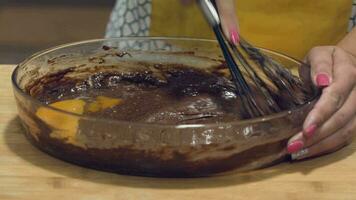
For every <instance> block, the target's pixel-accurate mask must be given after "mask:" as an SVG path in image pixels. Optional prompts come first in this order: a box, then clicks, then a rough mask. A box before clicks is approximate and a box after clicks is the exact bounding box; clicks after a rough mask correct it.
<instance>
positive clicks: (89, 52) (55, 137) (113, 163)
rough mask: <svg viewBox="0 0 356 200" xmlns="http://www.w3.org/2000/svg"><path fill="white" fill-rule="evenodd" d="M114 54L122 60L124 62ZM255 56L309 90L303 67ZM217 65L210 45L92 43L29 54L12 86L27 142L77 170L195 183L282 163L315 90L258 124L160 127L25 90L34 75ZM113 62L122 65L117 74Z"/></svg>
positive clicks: (185, 42)
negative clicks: (94, 113) (63, 104)
mask: <svg viewBox="0 0 356 200" xmlns="http://www.w3.org/2000/svg"><path fill="white" fill-rule="evenodd" d="M103 46H104V48H103ZM107 46H110V47H115V48H111V49H110V52H111V53H110V55H108V54H107V52H108V49H107V48H106V47H107ZM117 49H119V50H120V52H119V53H117V52H116V51H117ZM122 51H126V52H128V53H129V54H130V56H124V54H125V53H124V52H122ZM261 51H263V53H265V54H268V55H269V56H271V57H272V58H274V59H276V60H278V61H279V62H282V63H283V64H284V65H285V66H288V68H290V69H291V71H292V72H293V73H294V74H295V75H297V76H300V78H301V79H302V80H304V84H305V85H306V87H311V84H310V83H311V82H310V80H309V68H308V67H306V66H304V65H302V63H301V62H299V61H297V60H295V59H293V58H290V57H288V56H285V55H282V54H279V53H275V52H273V51H269V50H265V49H261ZM112 52H114V54H115V55H113V53H112ZM115 52H116V53H115ZM120 53H121V54H120ZM122 53H124V54H122ZM221 60H222V55H221V51H220V49H219V46H218V44H217V42H216V41H213V40H203V39H187V38H144V37H141V38H140V37H139V38H116V39H99V40H91V41H83V42H78V43H72V44H67V45H62V46H58V47H54V48H51V49H48V50H46V51H43V52H40V53H37V54H35V55H33V56H31V57H30V58H28V59H27V60H25V61H24V62H22V63H21V64H19V65H18V66H17V68H16V69H15V71H14V72H13V75H12V81H13V88H14V94H15V98H16V102H17V106H18V112H19V116H20V118H21V121H22V123H23V125H24V127H25V129H26V136H27V137H28V139H29V140H30V141H31V142H32V143H33V144H34V145H35V146H37V147H38V148H39V149H41V150H43V151H44V152H46V153H48V154H50V155H53V156H55V157H57V158H60V159H62V160H65V161H68V162H71V163H75V164H78V165H82V166H86V167H89V168H94V169H100V170H105V171H110V172H116V173H122V174H132V175H143V176H158V177H197V176H209V175H214V174H220V173H223V172H229V171H230V172H231V171H246V170H251V169H257V168H261V167H266V166H270V165H272V164H275V163H278V162H281V161H284V160H286V159H288V154H287V152H286V150H285V148H286V143H287V141H288V139H289V138H290V137H291V136H292V135H294V134H295V133H297V132H298V131H300V130H301V127H302V123H303V120H304V118H305V117H306V114H307V113H308V112H309V111H310V109H311V108H312V106H313V104H314V102H315V100H316V98H317V96H318V95H317V92H315V95H313V97H312V98H310V100H309V101H308V102H306V103H305V104H304V105H301V106H299V107H297V108H296V109H292V110H286V111H283V112H281V113H277V114H273V115H269V116H265V117H261V118H255V119H250V120H240V121H231V122H224V123H212V124H178V125H165V124H154V123H144V122H130V121H120V120H113V119H106V118H96V117H90V116H86V115H81V114H76V113H74V112H70V111H64V110H61V109H57V108H55V107H51V106H49V105H47V104H46V103H45V102H41V101H39V100H38V99H36V98H35V97H33V95H31V94H30V93H31V92H30V91H28V88H27V87H28V85H29V84H32V85H33V84H36V80H38V79H40V78H41V77H43V76H45V75H49V74H54V73H58V72H59V71H63V70H67V72H69V73H67V74H66V75H65V76H71V77H77V78H78V77H87V76H88V73H83V72H84V71H88V70H89V71H90V70H91V69H96V68H98V66H100V67H102V69H105V70H119V71H120V70H124V71H135V70H137V68H138V67H137V65H139V64H140V63H142V62H151V63H161V64H162V63H163V64H165V63H175V64H183V65H189V66H192V67H194V68H200V69H204V68H209V67H211V66H216V65H218V64H219V63H220V62H221ZM118 63H121V64H122V65H123V66H125V67H122V68H120V64H118ZM125 63H126V64H125ZM112 66H116V67H112ZM69 69H70V70H69ZM92 71H95V70H92ZM299 73H300V74H299ZM44 85H45V86H46V87H56V86H55V85H52V86H51V85H50V84H48V85H46V84H44ZM44 111H45V112H44ZM39 112H42V113H45V114H42V115H40V114H39ZM53 121H54V122H53ZM78 122H80V123H85V124H87V127H84V128H83V127H79V126H78ZM53 123H55V124H57V125H53ZM58 124H60V126H58Z"/></svg>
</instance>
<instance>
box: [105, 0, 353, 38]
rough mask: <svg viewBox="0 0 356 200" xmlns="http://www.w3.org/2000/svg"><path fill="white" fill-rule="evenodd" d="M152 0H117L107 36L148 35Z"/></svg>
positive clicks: (351, 19)
mask: <svg viewBox="0 0 356 200" xmlns="http://www.w3.org/2000/svg"><path fill="white" fill-rule="evenodd" d="M151 1H152V0H117V1H116V4H115V7H114V9H113V11H112V13H111V16H110V21H109V23H108V25H107V29H106V34H105V37H106V38H110V37H122V36H148V35H149V27H150V22H151V12H152V5H151ZM355 26H356V0H353V5H352V14H351V17H350V23H349V30H351V29H352V28H353V27H355Z"/></svg>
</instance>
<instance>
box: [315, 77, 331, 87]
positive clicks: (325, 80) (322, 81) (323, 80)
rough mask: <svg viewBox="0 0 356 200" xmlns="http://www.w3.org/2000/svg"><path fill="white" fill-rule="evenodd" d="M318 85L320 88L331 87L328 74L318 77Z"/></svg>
mask: <svg viewBox="0 0 356 200" xmlns="http://www.w3.org/2000/svg"><path fill="white" fill-rule="evenodd" d="M316 84H317V85H318V86H319V87H326V86H329V84H330V79H329V76H328V75H327V74H318V75H317V76H316Z"/></svg>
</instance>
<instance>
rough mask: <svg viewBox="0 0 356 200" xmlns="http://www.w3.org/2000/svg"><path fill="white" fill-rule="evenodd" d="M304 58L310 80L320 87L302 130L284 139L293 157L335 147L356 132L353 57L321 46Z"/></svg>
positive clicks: (301, 156) (355, 60)
mask: <svg viewBox="0 0 356 200" xmlns="http://www.w3.org/2000/svg"><path fill="white" fill-rule="evenodd" d="M306 60H307V62H308V63H309V64H310V65H311V76H312V79H313V82H314V84H315V85H316V86H318V87H320V88H323V90H322V95H321V97H320V99H319V101H318V102H317V103H316V105H315V106H314V108H313V110H312V111H311V112H310V113H309V114H308V116H307V118H306V120H305V122H304V125H303V131H302V132H300V133H298V134H297V135H295V136H294V137H292V138H291V139H290V140H289V142H288V147H287V150H288V152H289V153H291V154H292V158H293V159H295V160H299V159H304V158H308V157H313V156H318V155H321V154H325V153H330V152H333V151H336V150H338V149H339V148H341V147H343V146H345V145H347V144H348V143H350V141H351V139H352V137H353V135H354V134H355V132H356V120H355V113H356V57H355V56H353V55H352V54H350V53H348V52H346V51H345V50H343V49H342V48H339V47H336V46H324V47H315V48H313V49H312V50H311V51H310V52H309V54H308V55H307V58H306Z"/></svg>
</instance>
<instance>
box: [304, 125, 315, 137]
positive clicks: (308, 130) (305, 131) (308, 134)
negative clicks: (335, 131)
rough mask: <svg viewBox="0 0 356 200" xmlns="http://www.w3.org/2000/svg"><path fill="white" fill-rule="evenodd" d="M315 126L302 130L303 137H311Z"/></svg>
mask: <svg viewBox="0 0 356 200" xmlns="http://www.w3.org/2000/svg"><path fill="white" fill-rule="evenodd" d="M316 128H317V126H316V125H315V124H312V125H310V126H309V127H307V128H306V129H305V130H304V135H305V136H307V137H308V138H310V137H312V136H313V135H314V133H315V131H316Z"/></svg>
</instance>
